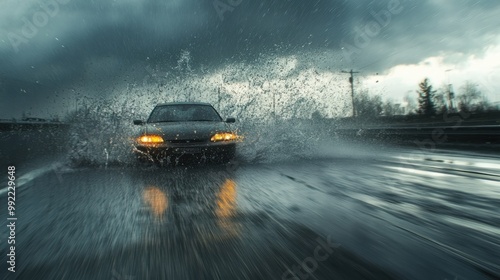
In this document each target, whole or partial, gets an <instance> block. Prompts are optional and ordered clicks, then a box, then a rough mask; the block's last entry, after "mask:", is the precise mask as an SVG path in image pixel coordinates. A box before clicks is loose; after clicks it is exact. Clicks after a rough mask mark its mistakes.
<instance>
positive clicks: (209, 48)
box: [0, 0, 499, 109]
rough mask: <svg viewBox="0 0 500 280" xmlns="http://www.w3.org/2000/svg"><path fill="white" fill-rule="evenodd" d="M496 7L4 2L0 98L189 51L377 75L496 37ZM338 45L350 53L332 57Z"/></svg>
mask: <svg viewBox="0 0 500 280" xmlns="http://www.w3.org/2000/svg"><path fill="white" fill-rule="evenodd" d="M57 1H59V2H57ZM396 2H397V3H396ZM496 2H497V1H494V0H491V1H480V2H476V1H467V0H462V1H449V0H440V1H438V0H432V1H431V0H427V1H416V0H381V1H366V0H351V1H340V0H338V1H337V0H313V1H303V0H281V1H279V0H276V1H271V0H261V1H259V0H257V1H254V0H252V1H250V0H215V1H214V0H162V1H159V0H149V1H133V0H121V1H119V0H117V1H83V0H40V1H24V2H23V3H22V4H19V3H18V1H13V0H8V1H3V2H2V4H1V5H2V7H1V11H2V12H0V15H1V17H0V79H1V80H2V84H3V87H2V88H3V92H2V99H4V100H5V98H8V97H10V96H11V94H16V93H17V92H18V91H19V88H23V82H24V90H28V91H37V92H45V94H52V93H53V92H54V91H56V90H57V89H58V88H66V87H71V85H72V83H74V82H75V81H81V80H82V79H84V80H85V79H87V78H88V79H90V80H87V82H88V83H89V84H91V83H93V82H95V79H97V80H99V81H100V82H102V83H105V82H106V81H110V82H111V81H113V80H112V77H114V76H118V75H119V74H120V73H123V72H126V71H128V70H130V68H131V67H139V68H142V69H144V65H146V64H148V63H153V64H160V65H164V66H169V65H170V66H172V65H175V63H176V61H177V59H178V58H179V57H178V56H179V53H180V52H181V50H189V51H190V52H191V55H192V57H193V62H194V63H195V66H196V64H204V65H208V67H217V66H218V65H220V64H224V63H231V62H235V61H241V60H246V61H252V59H253V58H255V57H258V56H259V55H260V54H269V53H276V54H278V55H280V54H287V53H301V52H308V51H314V50H325V49H326V50H331V51H332V52H337V53H339V54H340V55H339V56H338V61H337V66H336V67H355V68H356V67H360V68H365V69H371V70H378V71H380V70H383V69H384V68H387V67H390V66H392V65H395V64H398V63H410V62H416V61H419V60H421V59H422V58H425V57H428V56H430V55H433V54H437V53H439V52H443V51H461V52H465V53H467V52H468V51H474V50H477V49H480V48H481V47H482V46H484V44H486V43H488V42H487V36H488V35H491V34H492V33H495V32H497V31H496V28H497V26H498V23H499V20H498V19H497V16H494V15H498V12H499V8H498V6H499V5H498V4H497V3H496ZM40 3H42V4H43V3H45V5H40ZM54 3H57V4H54ZM388 5H393V6H394V5H399V6H398V7H400V8H401V12H399V13H397V14H391V18H390V20H388V21H387V24H386V25H384V24H385V22H383V20H382V22H380V24H381V28H380V30H379V31H378V32H376V33H377V34H376V35H374V36H369V38H368V39H369V40H368V42H366V44H363V45H360V44H356V42H359V41H361V40H360V39H359V37H362V36H363V35H362V34H361V35H360V32H359V30H364V29H365V28H366V26H367V25H369V24H372V23H373V22H377V18H376V17H374V14H380V15H383V14H384V13H385V12H386V11H387V9H388ZM56 6H57V7H56ZM43 14H45V16H46V18H47V20H46V22H44V17H43ZM26 22H29V24H27V23H26ZM36 23H38V24H36ZM30 24H31V25H35V29H36V31H35V32H32V33H33V34H29V35H30V36H28V37H29V38H28V37H26V36H25V34H24V35H23V32H25V31H26V28H29V26H28V27H26V26H27V25H30ZM32 27H33V26H32ZM372 31H373V29H372ZM375 31H376V30H375ZM25 33H26V32H25ZM372 33H373V32H372ZM31 35H32V36H31ZM372 35H373V34H372ZM464 36H466V37H467V38H468V39H467V40H464V38H463V37H464ZM345 45H348V46H353V47H354V48H355V49H344V51H342V50H341V47H342V46H345ZM345 50H348V51H349V52H350V54H349V53H348V54H347V55H346V51H345ZM146 58H149V60H148V62H146ZM299 60H300V56H299ZM329 63H330V62H329ZM138 65H139V66H138ZM323 66H324V68H325V69H326V68H328V67H330V66H331V65H323ZM318 67H319V68H321V67H322V66H321V65H319V66H318ZM90 72H91V73H90ZM2 88H0V90H1V89H2ZM0 109H4V108H0Z"/></svg>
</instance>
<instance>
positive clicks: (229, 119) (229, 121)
mask: <svg viewBox="0 0 500 280" xmlns="http://www.w3.org/2000/svg"><path fill="white" fill-rule="evenodd" d="M226 122H227V123H235V122H236V119H235V118H227V119H226Z"/></svg>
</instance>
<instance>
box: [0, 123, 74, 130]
mask: <svg viewBox="0 0 500 280" xmlns="http://www.w3.org/2000/svg"><path fill="white" fill-rule="evenodd" d="M67 127H69V124H66V123H61V122H25V121H17V122H12V121H11V122H2V121H0V131H18V130H34V129H46V128H67Z"/></svg>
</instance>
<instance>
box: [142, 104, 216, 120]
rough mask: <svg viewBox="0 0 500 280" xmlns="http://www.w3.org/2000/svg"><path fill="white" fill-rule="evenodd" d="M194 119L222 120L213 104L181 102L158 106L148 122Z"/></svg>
mask: <svg viewBox="0 0 500 280" xmlns="http://www.w3.org/2000/svg"><path fill="white" fill-rule="evenodd" d="M194 121H207V122H220V121H221V118H220V116H219V114H218V113H217V112H216V111H215V109H214V108H213V107H212V106H209V105H191V104H179V105H164V106H157V107H156V108H155V109H154V110H153V112H152V113H151V115H150V116H149V119H148V123H158V122H194Z"/></svg>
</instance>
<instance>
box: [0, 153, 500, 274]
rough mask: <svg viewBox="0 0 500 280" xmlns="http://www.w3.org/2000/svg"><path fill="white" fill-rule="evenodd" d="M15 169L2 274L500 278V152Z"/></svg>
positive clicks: (3, 217) (3, 215)
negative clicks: (11, 256) (12, 222)
mask: <svg viewBox="0 0 500 280" xmlns="http://www.w3.org/2000/svg"><path fill="white" fill-rule="evenodd" d="M17 172H18V174H17V176H20V177H19V179H18V180H21V181H22V183H23V184H22V186H20V187H19V188H18V189H17V192H16V211H17V212H16V215H17V217H18V221H17V226H16V272H15V273H11V272H8V271H7V270H6V267H5V263H6V254H5V253H4V252H6V251H7V244H6V241H5V240H2V243H1V245H0V246H1V248H2V252H3V253H2V263H3V265H2V267H3V268H2V270H3V271H2V272H1V273H0V275H3V276H2V279H496V278H498V277H500V269H499V267H500V217H499V215H498V213H500V161H499V160H498V157H497V156H494V155H480V154H472V153H471V154H466V153H459V152H453V153H452V152H443V151H441V152H440V151H436V152H434V153H428V154H423V153H421V152H415V151H413V150H403V149H399V150H396V149H395V150H392V151H390V152H387V153H385V155H384V156H366V155H358V156H353V155H352V154H351V155H349V156H345V155H344V156H343V155H341V154H340V155H339V154H337V155H335V156H329V155H328V154H325V155H324V156H323V157H321V158H316V159H301V160H296V161H288V162H281V163H269V164H249V163H244V162H239V161H235V162H234V163H233V164H230V165H225V166H217V165H211V164H208V165H202V166H188V167H185V166H180V167H158V166H147V165H142V166H121V167H107V168H103V167H79V168H70V167H67V166H65V165H57V164H52V163H51V164H46V166H45V167H43V168H42V169H40V170H38V171H37V170H35V171H33V172H31V173H30V174H23V171H22V170H18V171H17ZM37 172H38V173H37ZM0 200H1V203H2V204H1V205H2V208H3V207H4V206H6V205H7V200H6V197H5V195H2V197H1V198H0ZM6 219H7V214H6V212H5V211H2V212H1V214H0V220H1V221H2V224H5V221H6ZM7 234H8V232H7V230H6V227H5V226H3V229H2V236H6V235H7Z"/></svg>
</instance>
